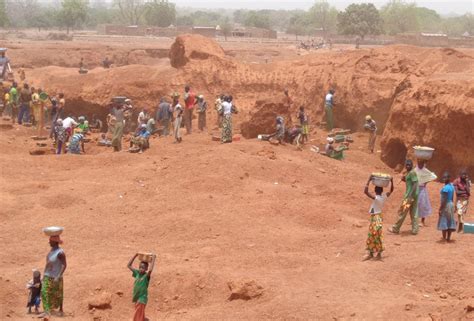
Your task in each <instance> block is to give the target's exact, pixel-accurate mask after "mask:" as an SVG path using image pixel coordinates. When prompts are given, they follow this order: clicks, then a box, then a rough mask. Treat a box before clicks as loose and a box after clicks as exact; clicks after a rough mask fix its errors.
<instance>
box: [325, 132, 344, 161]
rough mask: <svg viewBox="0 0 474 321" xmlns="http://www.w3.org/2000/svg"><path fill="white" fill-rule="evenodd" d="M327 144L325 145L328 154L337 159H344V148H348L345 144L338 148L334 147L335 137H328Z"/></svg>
mask: <svg viewBox="0 0 474 321" xmlns="http://www.w3.org/2000/svg"><path fill="white" fill-rule="evenodd" d="M326 140H327V144H326V147H325V152H326V156H328V157H331V158H334V159H337V160H342V159H344V150H345V149H346V148H345V147H344V146H340V147H338V148H335V147H334V138H332V137H328V138H327V139H326Z"/></svg>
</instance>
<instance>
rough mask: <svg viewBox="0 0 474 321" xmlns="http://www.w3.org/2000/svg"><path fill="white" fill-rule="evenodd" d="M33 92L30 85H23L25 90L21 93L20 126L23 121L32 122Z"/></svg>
mask: <svg viewBox="0 0 474 321" xmlns="http://www.w3.org/2000/svg"><path fill="white" fill-rule="evenodd" d="M31 100H32V97H31V91H30V86H28V84H23V89H22V90H21V91H20V113H19V114H18V124H19V125H21V124H22V123H23V121H26V122H30V104H31Z"/></svg>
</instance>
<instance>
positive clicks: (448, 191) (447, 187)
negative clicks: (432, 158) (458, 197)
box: [441, 183, 454, 203]
mask: <svg viewBox="0 0 474 321" xmlns="http://www.w3.org/2000/svg"><path fill="white" fill-rule="evenodd" d="M443 193H446V194H447V199H446V201H447V202H448V203H452V202H453V196H454V186H453V184H451V183H449V184H447V185H444V186H443V188H442V189H441V197H442V196H443Z"/></svg>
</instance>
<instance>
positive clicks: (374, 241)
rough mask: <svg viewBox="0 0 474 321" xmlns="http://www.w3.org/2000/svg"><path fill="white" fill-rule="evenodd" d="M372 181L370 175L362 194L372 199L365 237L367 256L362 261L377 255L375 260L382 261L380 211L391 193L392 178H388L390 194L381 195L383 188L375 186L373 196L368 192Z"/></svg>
mask: <svg viewBox="0 0 474 321" xmlns="http://www.w3.org/2000/svg"><path fill="white" fill-rule="evenodd" d="M372 179H373V176H372V175H370V177H369V180H368V181H367V184H366V185H365V190H364V193H365V195H367V196H368V197H369V198H371V199H373V200H374V201H373V202H372V205H371V206H370V210H369V214H370V225H369V234H368V237H367V254H366V255H365V256H364V258H363V261H367V260H370V259H372V258H373V257H374V254H375V253H377V257H376V258H377V260H381V259H382V252H383V250H384V246H383V226H382V224H383V215H382V209H383V205H384V203H385V201H386V200H387V198H388V197H389V196H390V195H391V194H392V193H393V178H390V192H389V193H387V194H385V195H383V194H382V193H383V188H382V187H379V186H375V196H374V195H372V194H370V192H369V184H370V181H371V180H372Z"/></svg>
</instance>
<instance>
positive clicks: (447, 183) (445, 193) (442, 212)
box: [438, 172, 456, 242]
mask: <svg viewBox="0 0 474 321" xmlns="http://www.w3.org/2000/svg"><path fill="white" fill-rule="evenodd" d="M443 182H444V186H443V188H442V189H441V204H440V205H439V218H438V230H440V231H441V233H442V235H443V240H444V241H447V242H451V233H452V232H453V231H456V220H455V218H454V203H453V200H454V192H455V191H454V186H453V184H451V176H450V175H449V173H448V172H445V173H444V174H443Z"/></svg>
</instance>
